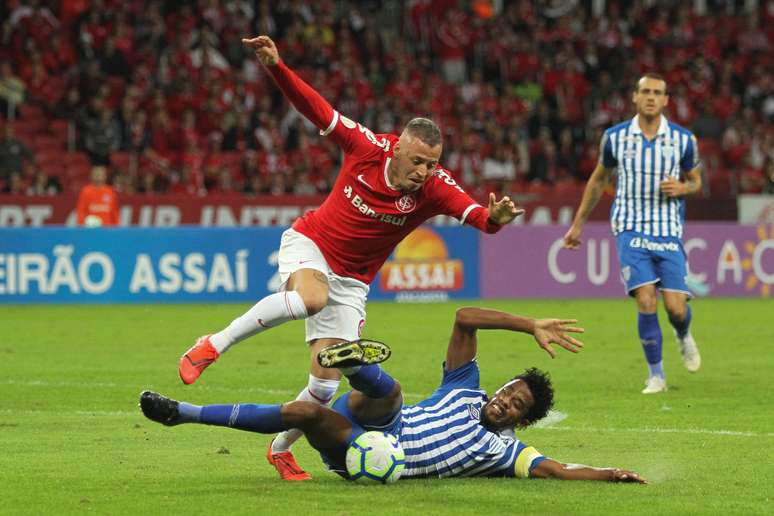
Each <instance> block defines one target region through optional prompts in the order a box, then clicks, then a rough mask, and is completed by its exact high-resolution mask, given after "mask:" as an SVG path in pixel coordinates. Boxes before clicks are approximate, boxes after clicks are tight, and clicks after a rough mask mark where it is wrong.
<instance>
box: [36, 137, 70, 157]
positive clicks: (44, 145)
mask: <svg viewBox="0 0 774 516" xmlns="http://www.w3.org/2000/svg"><path fill="white" fill-rule="evenodd" d="M32 142H33V143H32V144H33V146H34V147H35V150H36V152H39V153H40V152H50V151H56V150H61V151H64V150H65V147H66V143H65V142H66V140H65V138H61V137H59V136H52V135H50V134H37V135H35V137H34V138H33V140H32Z"/></svg>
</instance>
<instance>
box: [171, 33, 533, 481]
mask: <svg viewBox="0 0 774 516" xmlns="http://www.w3.org/2000/svg"><path fill="white" fill-rule="evenodd" d="M243 43H244V44H245V45H246V46H248V47H249V48H251V49H253V50H255V53H256V55H257V57H258V60H259V61H260V62H261V64H262V65H263V66H264V67H265V68H266V70H267V71H268V73H269V74H270V75H271V76H272V78H273V79H274V81H275V82H276V84H277V86H279V88H280V89H281V90H282V92H283V94H284V95H285V97H286V98H287V99H288V100H289V101H290V103H291V104H293V106H294V107H295V108H296V109H297V110H298V111H299V112H300V113H301V114H302V115H304V116H305V117H306V118H308V119H309V120H310V121H312V122H313V123H314V124H315V125H316V126H317V127H318V128H319V129H320V134H322V135H323V136H327V137H329V138H332V139H333V140H334V141H335V142H336V143H337V144H338V145H339V147H341V149H342V151H343V152H344V162H343V164H342V166H341V170H340V172H339V175H338V178H337V180H336V183H335V184H334V186H333V189H332V191H331V193H330V194H329V195H328V197H327V199H326V200H325V202H323V204H322V206H320V208H319V209H317V210H315V211H311V212H309V213H307V214H306V215H304V216H303V217H301V218H299V219H298V220H296V222H295V223H294V224H293V227H292V228H290V229H288V230H287V231H285V233H283V235H282V242H281V244H280V251H279V273H280V278H281V280H282V285H283V287H282V289H281V291H280V292H278V293H276V294H271V295H269V296H267V297H265V298H264V299H262V300H261V301H259V302H258V303H257V304H256V305H255V306H253V307H252V308H251V309H250V310H248V311H247V312H246V313H245V314H244V315H242V316H240V317H238V318H236V319H235V320H234V321H232V322H231V324H229V325H228V327H226V328H225V329H224V330H222V331H220V332H218V333H214V334H212V335H209V336H204V337H200V338H199V340H198V341H197V342H196V344H195V345H194V346H193V347H192V348H191V349H189V350H188V351H187V352H186V353H185V354H184V355H183V356H182V357H181V359H180V378H181V379H182V380H183V382H184V383H186V384H190V383H193V382H194V381H196V379H197V378H198V377H199V375H200V374H201V372H202V371H203V370H204V369H205V368H206V367H207V366H209V365H210V364H211V363H213V362H214V361H215V360H217V359H218V357H219V356H220V355H221V354H222V353H223V352H225V351H226V350H227V349H228V348H229V347H230V346H231V345H233V344H235V343H236V342H239V341H241V340H243V339H245V338H247V337H250V336H252V335H255V334H257V333H260V332H262V331H264V330H266V329H268V328H272V327H274V326H277V325H279V324H282V323H284V322H286V321H289V320H292V319H306V340H307V342H308V343H309V348H310V352H311V356H312V357H315V356H316V355H317V352H318V351H319V350H320V349H322V348H324V347H326V346H329V345H331V344H334V343H338V342H343V341H350V340H356V339H358V338H359V337H360V332H361V331H362V328H363V325H364V324H365V315H366V313H365V303H366V296H367V295H368V288H369V287H368V284H369V283H370V282H371V281H372V280H373V278H374V276H375V275H376V273H377V271H378V270H379V268H380V267H381V266H382V264H383V263H384V261H385V260H386V259H387V257H388V256H389V255H390V253H392V251H393V249H394V248H395V246H396V245H397V244H398V243H399V242H400V241H401V240H402V239H403V238H404V237H405V236H406V235H408V234H409V233H410V232H411V231H412V230H413V229H414V228H416V227H417V226H419V225H420V224H422V223H423V222H425V221H426V220H428V219H429V218H431V217H433V216H436V215H440V214H444V215H450V216H453V217H455V218H457V219H458V220H459V221H460V222H463V223H466V224H470V225H472V226H475V227H477V228H478V229H480V230H481V231H485V232H487V233H494V232H496V231H498V230H499V229H500V228H501V227H502V225H504V224H508V223H509V222H511V221H512V220H513V219H514V218H516V217H517V216H518V215H520V214H521V213H523V210H521V209H517V208H516V206H515V205H514V203H513V202H512V201H511V200H510V199H509V198H508V197H504V198H503V199H501V200H500V201H496V200H495V196H494V194H490V197H489V207H488V208H484V207H483V206H481V205H479V204H478V203H477V202H476V201H474V200H473V199H472V198H471V197H470V196H469V195H467V194H466V193H465V192H464V191H463V190H462V188H460V187H459V185H457V183H456V182H455V181H454V179H453V178H452V176H451V175H450V174H449V173H448V172H447V171H445V170H444V169H443V168H442V167H441V166H440V165H439V164H438V160H439V159H440V157H441V150H442V142H441V132H440V130H439V129H438V126H437V125H436V124H435V123H434V122H432V121H431V120H428V119H426V118H415V119H413V120H411V121H410V122H409V123H408V124H407V125H406V127H405V129H404V131H403V133H402V134H401V135H400V137H397V136H395V135H392V134H374V133H373V132H372V131H371V130H370V129H368V128H366V127H363V126H362V125H361V124H359V123H356V122H354V121H352V120H350V119H348V118H347V117H345V116H343V115H342V114H340V113H339V112H338V111H336V110H334V109H333V108H332V107H331V105H330V104H329V103H328V102H327V101H326V100H325V99H323V98H322V97H321V96H320V94H319V93H317V92H316V91H315V90H314V89H312V87H310V86H309V85H308V84H306V83H305V82H304V81H302V80H301V79H300V78H299V77H298V76H297V75H296V74H295V73H294V72H293V71H292V70H291V69H290V68H288V67H287V65H285V63H284V62H282V61H281V60H280V58H279V53H278V52H277V47H276V46H275V44H274V42H273V41H272V40H271V39H270V38H269V37H267V36H259V37H257V38H253V39H245V40H243ZM311 364H312V367H311V374H310V375H309V384H308V386H307V388H305V389H304V390H303V391H302V392H301V394H299V396H298V398H297V399H299V400H306V401H315V402H317V403H320V404H322V405H327V404H328V403H330V401H331V400H332V399H333V396H334V394H335V393H336V390H337V389H338V386H339V380H340V377H341V376H340V373H339V372H338V370H336V369H324V368H322V367H320V366H319V365H318V364H317V362H316V361H315V360H311ZM300 436H301V432H300V431H298V430H289V431H286V432H283V433H282V434H280V435H278V436H277V437H276V438H275V439H274V441H272V444H271V446H270V448H269V451H268V459H269V462H270V463H271V464H273V465H274V466H275V467H276V468H277V470H278V471H279V473H280V476H281V477H282V478H284V479H286V480H306V479H308V478H310V477H309V475H308V474H307V473H306V472H304V471H303V470H302V469H301V468H300V467H299V466H298V464H296V462H295V460H294V459H293V456H292V455H291V453H290V445H291V444H292V443H293V442H295V441H296V440H297V439H298V438H299V437H300Z"/></svg>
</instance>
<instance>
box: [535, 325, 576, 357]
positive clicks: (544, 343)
mask: <svg viewBox="0 0 774 516" xmlns="http://www.w3.org/2000/svg"><path fill="white" fill-rule="evenodd" d="M577 323H578V320H577V319H538V320H537V321H535V332H534V333H533V336H534V337H535V340H536V341H537V343H538V345H539V346H540V347H541V348H543V349H545V350H546V352H547V353H548V354H549V355H551V358H556V351H554V347H553V346H552V345H551V344H556V345H558V346H561V347H563V348H564V349H566V350H567V351H572V352H573V353H577V352H578V351H580V350H581V348H582V347H583V343H582V342H581V341H579V340H578V339H576V338H574V337H572V336H571V335H567V333H568V332H570V333H583V332H584V331H585V330H584V329H583V328H581V327H579V326H575V325H576V324H577Z"/></svg>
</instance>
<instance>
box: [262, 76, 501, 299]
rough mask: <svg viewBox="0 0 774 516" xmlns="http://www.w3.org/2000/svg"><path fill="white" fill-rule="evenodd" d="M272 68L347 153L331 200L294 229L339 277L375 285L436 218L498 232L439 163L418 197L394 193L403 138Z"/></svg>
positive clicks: (298, 106) (304, 109) (286, 91)
mask: <svg viewBox="0 0 774 516" xmlns="http://www.w3.org/2000/svg"><path fill="white" fill-rule="evenodd" d="M269 70H270V72H271V74H272V76H273V77H274V79H275V81H276V82H277V84H278V85H279V87H280V88H281V89H282V91H283V93H284V94H285V96H286V97H287V98H288V99H289V100H290V102H291V103H292V104H293V105H294V106H295V107H296V109H298V111H299V112H301V114H303V115H304V116H306V117H307V118H308V119H309V120H311V121H312V122H313V123H314V124H315V125H316V126H317V127H319V128H320V134H322V135H323V136H328V137H330V138H332V139H333V140H334V141H335V142H336V143H337V144H338V145H339V147H340V148H341V149H342V151H343V152H344V162H343V163H342V166H341V170H340V171H339V175H338V178H337V179H336V183H335V184H334V186H333V189H332V191H331V192H330V194H329V195H328V197H327V198H326V199H325V202H323V204H322V206H320V207H319V208H318V209H317V210H313V211H310V212H308V213H306V214H305V215H304V216H302V217H301V218H299V219H298V220H296V222H295V223H294V224H293V228H294V229H295V230H296V231H298V232H299V233H302V234H304V235H306V236H307V237H309V238H310V239H312V240H313V241H314V242H315V243H316V244H317V246H318V247H319V248H320V250H321V251H322V253H323V255H324V256H325V259H326V260H327V261H328V264H329V265H330V267H331V269H332V270H333V272H335V273H336V274H338V275H340V276H345V277H349V278H354V279H357V280H360V281H363V282H365V283H369V284H370V283H371V281H373V279H374V276H375V275H376V273H377V272H378V271H379V268H380V267H381V266H382V264H383V263H384V261H385V260H386V259H387V258H388V257H389V256H390V253H392V251H393V249H394V248H395V246H396V245H398V243H399V242H400V241H401V240H403V238H404V237H405V236H406V235H408V234H409V233H411V231H413V230H414V229H415V228H416V227H417V226H419V225H420V224H422V223H423V222H425V221H426V220H427V219H429V218H431V217H434V216H436V215H442V214H443V215H450V216H452V217H455V218H456V219H458V220H459V221H460V222H462V223H468V224H470V225H472V226H475V227H477V228H479V229H480V230H482V231H486V232H487V233H494V232H496V231H498V230H499V229H500V227H501V226H499V225H497V224H494V223H492V222H491V221H489V220H488V219H489V211H488V210H487V209H486V208H484V207H482V206H481V205H479V204H478V203H477V202H476V201H475V200H473V199H472V198H471V197H470V196H469V195H468V194H466V193H465V192H464V191H463V189H462V188H461V187H460V186H459V185H458V184H457V183H456V181H455V180H454V178H452V176H451V174H449V172H447V171H446V170H444V169H443V168H441V167H440V166H439V167H438V168H437V169H436V171H435V173H434V174H433V175H432V176H430V177H429V178H428V179H427V181H426V182H425V183H424V184H423V185H422V187H421V188H420V189H419V190H417V191H415V192H411V193H406V192H401V191H399V190H396V189H395V188H393V187H392V186H391V185H390V182H389V178H388V175H387V169H388V167H389V164H390V160H391V159H392V153H393V147H394V145H395V143H396V142H397V141H398V137H397V136H395V135H392V134H374V133H373V132H372V131H371V130H370V129H368V128H366V127H363V126H362V125H361V124H359V123H356V122H354V121H352V120H350V119H348V118H346V117H345V116H342V115H340V114H339V113H338V112H337V111H335V110H334V109H333V108H332V107H331V106H330V104H328V102H326V101H325V100H324V99H323V98H322V97H321V96H320V95H319V94H318V93H317V92H316V91H314V90H313V89H312V88H311V87H310V86H309V85H308V84H306V83H305V82H303V81H302V80H301V79H300V78H299V77H298V76H297V75H296V74H295V73H293V72H292V71H291V70H290V69H289V68H288V67H287V66H285V64H284V63H283V62H280V63H279V64H278V65H277V66H273V67H270V68H269Z"/></svg>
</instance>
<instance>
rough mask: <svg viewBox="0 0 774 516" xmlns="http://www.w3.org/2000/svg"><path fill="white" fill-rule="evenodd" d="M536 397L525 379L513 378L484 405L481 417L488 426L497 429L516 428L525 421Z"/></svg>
mask: <svg viewBox="0 0 774 516" xmlns="http://www.w3.org/2000/svg"><path fill="white" fill-rule="evenodd" d="M534 404H535V398H533V397H532V392H531V391H530V390H529V386H527V382H525V381H524V380H511V381H510V382H508V383H506V384H505V385H503V386H502V387H500V388H499V389H498V390H497V392H495V395H494V396H492V397H491V398H490V399H489V401H487V402H486V405H484V408H483V410H482V411H481V419H482V421H483V422H484V423H485V424H486V426H488V427H491V428H496V429H501V428H514V427H515V426H517V425H519V424H521V423H524V422H525V419H524V418H525V416H526V415H527V412H529V409H531V408H532V405H534Z"/></svg>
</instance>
